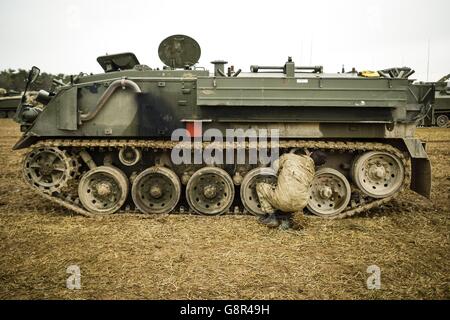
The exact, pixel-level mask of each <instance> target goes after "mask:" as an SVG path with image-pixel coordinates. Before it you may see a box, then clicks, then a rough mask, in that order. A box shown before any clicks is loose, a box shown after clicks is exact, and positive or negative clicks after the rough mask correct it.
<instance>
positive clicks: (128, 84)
mask: <svg viewBox="0 0 450 320" xmlns="http://www.w3.org/2000/svg"><path fill="white" fill-rule="evenodd" d="M119 87H122V89H125V88H129V89H131V90H133V91H134V92H142V91H141V88H139V86H138V85H137V84H136V82H134V81H131V80H128V79H125V78H123V79H120V80H116V81H114V82H112V83H111V84H110V85H109V87H108V89H106V91H105V92H104V93H103V94H102V96H101V97H100V99H99V100H98V102H97V105H96V106H95V109H94V110H93V111H91V112H88V113H83V114H81V115H80V119H81V121H89V120H92V119H93V118H95V116H96V115H97V113H99V112H100V110H101V109H102V108H103V107H104V105H105V104H106V102H108V100H109V99H110V98H111V96H112V95H113V93H114V92H115V91H116V89H117V88H119Z"/></svg>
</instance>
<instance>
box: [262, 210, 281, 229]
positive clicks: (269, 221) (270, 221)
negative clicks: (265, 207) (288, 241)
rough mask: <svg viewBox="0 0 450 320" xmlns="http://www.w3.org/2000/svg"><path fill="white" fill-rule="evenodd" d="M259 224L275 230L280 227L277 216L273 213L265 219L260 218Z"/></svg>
mask: <svg viewBox="0 0 450 320" xmlns="http://www.w3.org/2000/svg"><path fill="white" fill-rule="evenodd" d="M259 222H260V223H262V224H264V225H266V226H268V227H269V228H276V227H278V226H279V225H280V221H279V220H278V219H277V216H276V215H275V214H273V213H269V214H268V215H267V216H266V217H264V218H260V219H259Z"/></svg>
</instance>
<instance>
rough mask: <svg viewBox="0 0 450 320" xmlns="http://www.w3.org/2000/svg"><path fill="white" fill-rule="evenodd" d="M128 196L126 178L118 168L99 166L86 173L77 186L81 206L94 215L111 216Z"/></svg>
mask: <svg viewBox="0 0 450 320" xmlns="http://www.w3.org/2000/svg"><path fill="white" fill-rule="evenodd" d="M127 195H128V178H127V176H126V175H125V174H124V173H123V172H122V171H121V170H120V169H118V168H116V167H112V166H101V167H96V168H94V169H91V170H89V171H88V172H86V173H85V174H84V175H83V176H82V177H81V180H80V184H79V185H78V196H79V197H80V201H81V203H82V204H83V206H84V207H85V208H86V210H88V211H89V212H91V213H94V214H111V213H114V212H116V211H118V210H119V209H120V207H122V205H123V204H124V203H125V200H126V199H127Z"/></svg>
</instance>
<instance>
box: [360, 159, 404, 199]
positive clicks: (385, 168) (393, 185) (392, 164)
mask: <svg viewBox="0 0 450 320" xmlns="http://www.w3.org/2000/svg"><path fill="white" fill-rule="evenodd" d="M404 177H405V170H404V167H403V163H402V162H401V161H400V159H399V158H398V157H396V156H394V155H392V154H390V153H387V152H378V151H370V152H366V153H364V154H362V155H360V156H358V157H357V158H356V159H355V161H354V162H353V166H352V178H353V182H355V184H356V185H357V186H358V188H359V189H360V190H361V191H362V192H364V193H365V194H366V195H368V196H370V197H372V198H385V197H388V196H391V195H393V194H394V193H395V192H397V191H398V189H399V188H400V187H401V186H402V184H403V179H404Z"/></svg>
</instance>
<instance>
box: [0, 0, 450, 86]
mask: <svg viewBox="0 0 450 320" xmlns="http://www.w3.org/2000/svg"><path fill="white" fill-rule="evenodd" d="M449 13H450V1H449V0H427V1H425V0H376V1H372V0H339V1H336V0H314V1H312V0H307V1H303V0H301V1H300V0H297V1H284V0H276V1H275V0H270V1H262V0H260V1H244V0H238V1H235V0H227V1H212V0H207V1H194V0H193V1H187V0H182V1H179V0H170V1H169V0H165V1H149V0H126V1H115V0H39V1H32V0H14V1H12V0H0V69H6V68H26V69H28V68H29V67H31V66H32V65H37V66H39V67H40V68H41V70H43V71H47V72H52V73H59V72H61V73H67V74H77V73H79V72H80V71H83V72H94V73H98V72H101V71H102V69H101V68H100V66H99V65H97V62H96V58H97V56H99V55H103V54H105V53H108V54H112V53H118V52H124V51H131V52H134V53H135V54H136V56H137V57H138V59H139V60H140V62H141V63H143V64H147V65H149V66H151V67H161V66H162V62H161V61H160V60H159V58H158V52H157V48H158V45H159V43H160V41H161V40H163V39H164V38H166V37H167V36H169V35H172V34H177V33H181V34H186V35H189V36H191V37H193V38H194V39H196V40H197V41H198V42H199V44H200V46H201V48H202V56H201V58H200V63H199V65H200V66H204V67H207V68H208V69H212V66H211V65H210V61H212V60H215V59H224V60H227V61H229V63H230V64H233V65H235V69H238V68H242V69H243V70H244V71H249V66H250V65H251V64H260V65H263V64H266V65H269V64H270V65H282V64H284V62H285V61H286V59H287V56H292V57H293V60H294V61H295V62H296V64H298V65H310V64H311V65H323V66H324V68H325V71H326V72H337V71H340V69H341V66H342V65H345V67H346V70H347V71H349V70H350V69H351V67H356V68H357V70H379V69H385V68H388V67H395V66H403V65H405V66H409V67H411V68H413V69H415V70H416V74H415V76H414V77H415V78H417V79H420V80H427V57H428V42H429V43H430V65H429V80H430V81H432V80H437V79H439V78H440V77H441V76H443V75H445V74H448V73H450V57H449V52H450V29H449V23H448V17H449Z"/></svg>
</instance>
